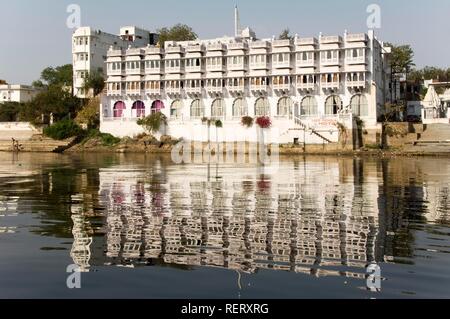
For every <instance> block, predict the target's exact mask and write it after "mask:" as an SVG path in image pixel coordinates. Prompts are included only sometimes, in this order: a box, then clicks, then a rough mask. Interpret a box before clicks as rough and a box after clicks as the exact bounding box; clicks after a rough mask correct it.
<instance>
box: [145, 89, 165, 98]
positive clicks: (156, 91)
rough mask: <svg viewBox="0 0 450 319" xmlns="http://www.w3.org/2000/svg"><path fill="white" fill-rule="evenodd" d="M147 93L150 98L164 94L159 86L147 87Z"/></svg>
mask: <svg viewBox="0 0 450 319" xmlns="http://www.w3.org/2000/svg"><path fill="white" fill-rule="evenodd" d="M145 94H146V95H147V96H149V97H150V98H159V97H161V95H162V90H161V89H157V88H153V89H145Z"/></svg>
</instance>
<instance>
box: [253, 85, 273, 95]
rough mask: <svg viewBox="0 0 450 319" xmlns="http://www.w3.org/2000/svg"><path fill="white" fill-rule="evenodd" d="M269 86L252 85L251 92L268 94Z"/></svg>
mask: <svg viewBox="0 0 450 319" xmlns="http://www.w3.org/2000/svg"><path fill="white" fill-rule="evenodd" d="M268 90H269V86H268V85H267V84H250V91H251V92H252V93H253V94H262V93H267V91H268Z"/></svg>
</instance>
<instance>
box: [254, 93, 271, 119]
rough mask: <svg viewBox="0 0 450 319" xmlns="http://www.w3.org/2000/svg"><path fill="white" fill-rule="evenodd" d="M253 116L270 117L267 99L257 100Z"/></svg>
mask: <svg viewBox="0 0 450 319" xmlns="http://www.w3.org/2000/svg"><path fill="white" fill-rule="evenodd" d="M255 116H270V105H269V101H268V100H267V98H264V97H262V98H259V99H258V100H257V101H256V103H255Z"/></svg>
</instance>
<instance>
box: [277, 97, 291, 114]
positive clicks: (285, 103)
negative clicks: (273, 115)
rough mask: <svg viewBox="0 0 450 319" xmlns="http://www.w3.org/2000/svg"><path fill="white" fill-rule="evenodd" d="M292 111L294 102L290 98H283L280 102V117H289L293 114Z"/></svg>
mask: <svg viewBox="0 0 450 319" xmlns="http://www.w3.org/2000/svg"><path fill="white" fill-rule="evenodd" d="M291 110H292V100H291V98H289V97H282V98H281V99H280V100H279V101H278V115H279V116H288V115H290V114H291Z"/></svg>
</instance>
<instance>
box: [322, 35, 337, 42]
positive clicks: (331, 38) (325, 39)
mask: <svg viewBox="0 0 450 319" xmlns="http://www.w3.org/2000/svg"><path fill="white" fill-rule="evenodd" d="M340 42H342V38H341V37H340V36H337V35H336V36H324V37H322V38H321V39H320V43H323V44H327V43H340Z"/></svg>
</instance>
